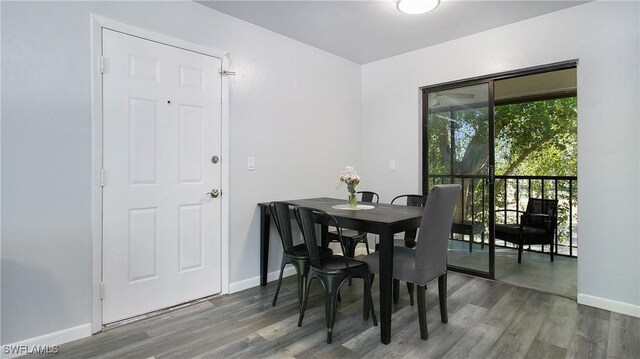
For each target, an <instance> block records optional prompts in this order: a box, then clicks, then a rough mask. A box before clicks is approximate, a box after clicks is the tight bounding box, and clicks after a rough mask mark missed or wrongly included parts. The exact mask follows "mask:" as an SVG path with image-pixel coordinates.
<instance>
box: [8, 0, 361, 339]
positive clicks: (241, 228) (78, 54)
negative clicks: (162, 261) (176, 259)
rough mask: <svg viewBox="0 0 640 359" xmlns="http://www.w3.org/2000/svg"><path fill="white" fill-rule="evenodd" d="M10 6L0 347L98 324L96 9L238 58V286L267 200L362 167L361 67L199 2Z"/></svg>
mask: <svg viewBox="0 0 640 359" xmlns="http://www.w3.org/2000/svg"><path fill="white" fill-rule="evenodd" d="M0 6H1V9H2V10H1V16H2V19H1V21H2V34H1V36H2V63H1V67H2V73H1V79H2V83H1V85H2V99H1V101H2V104H3V106H2V129H1V133H2V141H1V144H2V148H1V150H2V156H3V157H2V171H1V173H2V191H3V192H2V197H1V198H2V218H1V219H2V233H1V235H2V312H1V316H2V328H1V330H2V334H3V337H2V343H3V344H7V343H14V342H16V341H20V340H24V339H28V338H33V337H36V336H39V335H43V334H47V333H53V332H57V331H61V330H64V329H67V328H73V327H77V326H79V325H84V324H87V323H90V321H91V286H92V283H91V268H92V267H91V258H92V237H91V158H92V154H91V149H92V145H91V140H92V137H91V99H90V95H91V87H90V76H91V74H90V61H91V58H90V54H91V51H90V37H89V36H90V14H91V13H94V14H96V15H100V16H104V17H107V18H110V19H113V20H117V21H120V22H123V23H126V24H129V25H133V26H138V27H141V28H145V29H148V30H151V31H156V32H158V33H162V34H165V35H169V36H173V37H177V38H180V39H183V40H186V41H191V42H194V43H198V44H202V45H206V46H209V47H212V48H216V49H220V50H225V51H229V52H230V56H229V58H230V69H231V70H233V71H236V72H237V73H238V75H237V76H236V77H234V78H231V79H230V95H229V97H230V110H229V111H230V146H231V150H230V151H231V153H230V155H229V157H228V158H223V159H222V160H223V161H224V162H225V163H226V164H228V165H229V166H230V182H231V186H230V188H227V189H223V191H224V193H225V195H228V196H229V200H230V213H229V218H230V252H231V253H230V263H231V278H230V282H231V283H234V282H239V281H244V280H248V279H249V280H250V282H251V280H253V281H255V283H257V276H258V275H259V262H260V260H259V249H260V246H259V240H258V234H259V230H258V228H259V215H258V211H257V207H256V203H257V202H261V201H268V200H275V199H291V198H296V197H315V196H323V195H338V196H340V195H342V196H344V195H345V193H343V192H344V190H343V191H342V192H336V190H335V188H334V183H335V178H336V176H337V174H338V172H339V171H340V170H341V169H342V168H343V166H344V165H347V164H353V165H356V166H359V165H360V163H359V157H360V152H359V148H360V147H361V146H360V135H359V133H360V99H361V94H360V66H359V65H356V64H354V63H352V62H349V61H347V60H344V59H342V58H339V57H336V56H334V55H330V54H328V53H326V52H323V51H321V50H318V49H315V48H312V47H310V46H308V45H305V44H302V43H299V42H296V41H293V40H291V39H288V38H285V37H283V36H280V35H277V34H275V33H272V32H270V31H267V30H264V29H261V28H259V27H256V26H254V25H251V24H249V23H246V22H244V21H240V20H237V19H234V18H231V17H229V16H226V15H223V14H221V13H218V12H216V11H213V10H211V9H209V8H206V7H204V6H202V5H200V4H196V3H192V2H153V3H150V2H96V3H86V2H50V3H47V2H38V3H36V2H15V3H14V2H4V1H3V2H2V3H1V5H0ZM344 144H350V145H351V146H352V148H353V149H354V150H352V151H349V150H345V148H344ZM247 156H254V157H255V158H256V170H255V171H253V172H249V171H247V169H246V165H247ZM274 238H275V237H274ZM280 252H281V250H279V249H278V244H277V241H272V253H273V254H274V256H273V257H272V258H271V266H270V270H272V271H274V270H276V269H277V268H278V265H279V262H280V259H279V255H280Z"/></svg>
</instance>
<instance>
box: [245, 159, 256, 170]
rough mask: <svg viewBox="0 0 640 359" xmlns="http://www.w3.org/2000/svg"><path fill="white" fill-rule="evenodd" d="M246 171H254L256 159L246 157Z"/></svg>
mask: <svg viewBox="0 0 640 359" xmlns="http://www.w3.org/2000/svg"><path fill="white" fill-rule="evenodd" d="M247 169H248V170H249V171H253V170H255V169H256V158H255V157H247Z"/></svg>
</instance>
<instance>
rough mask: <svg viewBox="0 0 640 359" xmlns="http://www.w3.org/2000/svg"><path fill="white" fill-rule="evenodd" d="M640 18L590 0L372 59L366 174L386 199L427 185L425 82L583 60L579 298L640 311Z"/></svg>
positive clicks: (365, 104)
mask: <svg viewBox="0 0 640 359" xmlns="http://www.w3.org/2000/svg"><path fill="white" fill-rule="evenodd" d="M639 15H640V11H639V6H638V3H637V2H595V3H589V4H585V5H581V6H577V7H572V8H570V9H567V10H563V11H559V12H556V13H552V14H549V15H545V16H541V17H537V18H533V19H530V20H526V21H522V22H519V23H516V24H512V25H508V26H504V27H501V28H497V29H493V30H489V31H486V32H482V33H478V34H474V35H472V36H468V37H465V38H461V39H458V40H454V41H450V42H447V43H443V44H440V45H436V46H432V47H429V48H425V49H421V50H418V51H414V52H411V53H407V54H403V55H399V56H396V57H393V58H389V59H385V60H381V61H378V62H375V63H371V64H367V65H364V66H363V67H362V167H363V169H365V170H366V171H364V172H363V176H364V177H365V178H371V179H374V180H373V181H374V183H373V184H372V188H375V189H377V190H380V192H381V195H382V196H383V197H384V198H383V199H384V200H389V199H390V198H391V196H393V194H395V193H400V192H415V191H420V190H421V186H420V184H419V182H418V178H419V176H420V156H421V150H420V146H421V144H420V140H419V138H420V134H419V133H420V132H419V131H420V128H421V127H420V121H421V117H420V96H419V91H418V88H419V87H421V86H426V85H433V84H438V83H443V82H448V81H454V80H461V79H465V78H471V77H475V76H482V75H487V74H492V73H499V72H504V71H509V70H515V69H521V68H526V67H531V66H537V65H543V64H549V63H553V62H558V61H564V60H571V59H579V65H578V116H579V117H578V177H579V193H578V195H579V211H580V218H579V221H580V227H579V238H580V244H579V246H580V248H579V253H580V254H579V255H580V258H579V262H578V279H579V280H578V291H579V293H580V294H581V295H580V296H579V300H580V299H582V300H583V301H584V302H587V301H588V300H587V299H591V300H589V303H590V304H592V305H599V306H608V307H609V308H610V309H615V308H617V309H618V310H622V311H624V310H626V311H627V312H629V311H631V312H633V313H638V314H636V315H639V314H640V307H639V306H640V231H639V230H638V223H639V219H640V192H639V185H640V174H639V166H640V155H639V153H640V151H639V145H638V143H639V142H640V141H639V139H640V126H639V122H640V120H639V119H640V110H639V102H640V100H639V99H640V91H639V86H640V85H639V83H640V81H639V79H640V73H639V67H640V63H639V55H640V44H639V42H640V39H639V36H640V35H639V33H640V25H639ZM390 159H395V160H396V171H395V172H390V171H388V164H389V160H390Z"/></svg>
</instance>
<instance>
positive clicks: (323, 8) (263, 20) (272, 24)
mask: <svg viewBox="0 0 640 359" xmlns="http://www.w3.org/2000/svg"><path fill="white" fill-rule="evenodd" d="M197 2H199V3H201V4H203V5H205V6H207V7H210V8H212V9H215V10H218V11H220V12H223V13H226V14H228V15H231V16H233V17H236V18H239V19H242V20H245V21H247V22H250V23H253V24H255V25H258V26H260V27H263V28H266V29H268V30H271V31H274V32H276V33H279V34H282V35H284V36H287V37H290V38H292V39H295V40H298V41H301V42H303V43H306V44H309V45H311V46H313V47H316V48H319V49H322V50H325V51H327V52H330V53H333V54H335V55H338V56H341V57H343V58H346V59H348V60H351V61H353V62H355V63H358V64H366V63H369V62H373V61H377V60H380V59H384V58H387V57H391V56H395V55H399V54H402V53H405V52H409V51H413V50H417V49H421V48H423V47H427V46H431V45H435V44H438V43H442V42H446V41H449V40H453V39H457V38H460V37H463V36H467V35H471V34H474V33H478V32H481V31H485V30H489V29H492V28H496V27H499V26H503V25H507V24H511V23H515V22H518V21H522V20H525V19H529V18H532V17H535V16H540V15H543V14H547V13H550V12H554V11H558V10H562V9H566V8H569V7H572V6H576V5H580V4H583V3H585V2H587V1H575V0H570V1H560V0H558V1H544V0H534V1H527V0H511V1H510V0H499V1H484V0H441V4H440V6H439V7H437V8H436V9H435V10H433V11H431V12H429V13H426V14H422V15H405V14H402V13H400V12H399V11H398V10H397V9H396V7H395V0H369V1H308V0H298V1H268V0H262V1H244V0H236V1H212V0H198V1H197Z"/></svg>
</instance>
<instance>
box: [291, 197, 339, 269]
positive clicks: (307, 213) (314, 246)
mask: <svg viewBox="0 0 640 359" xmlns="http://www.w3.org/2000/svg"><path fill="white" fill-rule="evenodd" d="M293 213H294V214H295V216H296V220H298V225H299V226H300V229H301V230H302V237H303V238H304V242H305V244H306V245H307V252H308V253H309V261H310V262H311V265H312V266H314V267H316V268H320V267H321V266H322V265H321V263H320V251H319V250H318V238H317V237H316V223H318V222H319V218H317V216H322V223H323V224H326V225H329V226H333V227H336V233H337V236H338V240H339V241H340V246H341V247H342V253H346V251H345V247H344V243H343V241H342V228H340V227H339V226H338V221H337V220H336V218H335V217H334V216H332V215H330V214H329V213H327V212H325V211H322V210H319V209H315V208H310V207H296V208H294V210H293Z"/></svg>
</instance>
